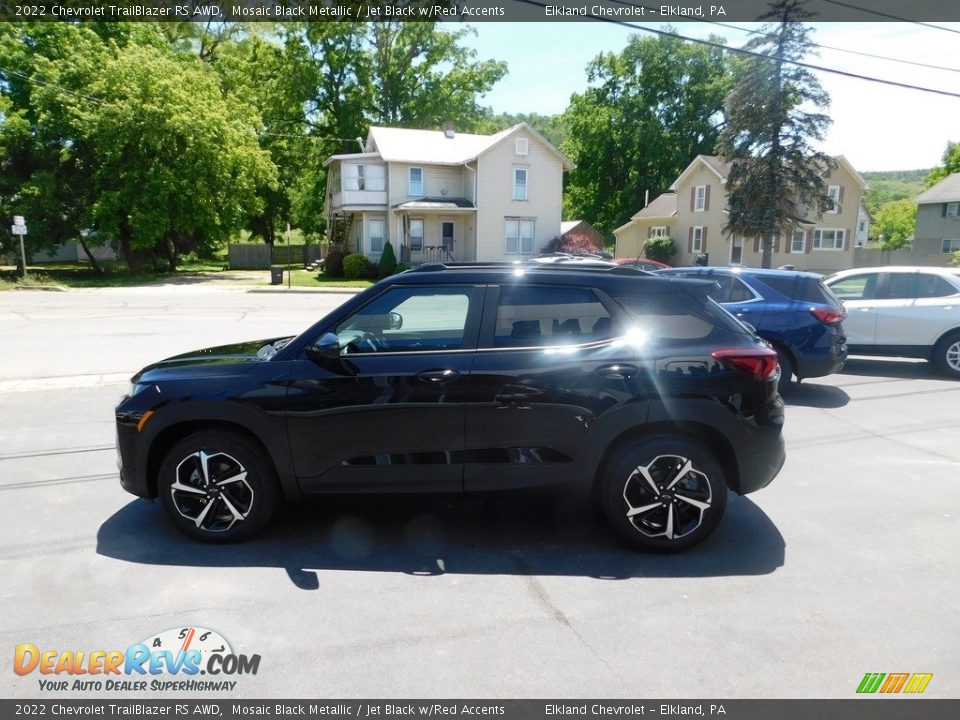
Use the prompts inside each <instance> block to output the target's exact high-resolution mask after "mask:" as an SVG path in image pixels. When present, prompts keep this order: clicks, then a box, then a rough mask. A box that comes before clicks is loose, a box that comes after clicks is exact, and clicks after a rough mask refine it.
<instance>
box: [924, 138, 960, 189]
mask: <svg viewBox="0 0 960 720" xmlns="http://www.w3.org/2000/svg"><path fill="white" fill-rule="evenodd" d="M942 162H943V165H941V166H939V167H935V168H934V169H933V170H931V171H930V174H929V175H927V178H926V180H925V181H924V182H925V183H926V185H927V187H930V186H931V185H936V184H937V183H938V182H940V181H941V180H943V179H944V178H945V177H947V176H948V175H953V174H954V173H958V172H960V143H956V142H948V143H947V149H946V150H944V151H943V158H942Z"/></svg>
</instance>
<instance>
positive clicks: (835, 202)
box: [827, 185, 840, 213]
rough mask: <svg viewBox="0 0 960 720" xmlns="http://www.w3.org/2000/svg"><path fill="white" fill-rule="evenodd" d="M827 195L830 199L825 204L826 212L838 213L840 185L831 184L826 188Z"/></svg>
mask: <svg viewBox="0 0 960 720" xmlns="http://www.w3.org/2000/svg"><path fill="white" fill-rule="evenodd" d="M827 197H828V198H829V199H830V203H829V204H828V205H827V212H828V213H838V212H840V186H839V185H831V186H830V187H828V188H827Z"/></svg>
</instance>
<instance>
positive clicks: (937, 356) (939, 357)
mask: <svg viewBox="0 0 960 720" xmlns="http://www.w3.org/2000/svg"><path fill="white" fill-rule="evenodd" d="M930 359H931V360H932V361H933V364H934V365H936V366H937V367H938V368H939V369H940V371H941V372H943V373H944V374H945V375H947V376H949V377H952V378H954V379H960V331H957V332H952V333H950V334H949V335H947V336H946V337H945V338H943V339H942V340H941V341H940V342H938V343H937V346H936V347H935V348H934V349H933V355H932V356H931V358H930Z"/></svg>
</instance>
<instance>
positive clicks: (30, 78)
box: [0, 67, 104, 105]
mask: <svg viewBox="0 0 960 720" xmlns="http://www.w3.org/2000/svg"><path fill="white" fill-rule="evenodd" d="M0 72H5V73H8V74H10V75H16V76H17V77H19V78H21V79H23V80H26V81H27V82H29V83H36V84H38V85H46V86H47V87H52V88H56V89H57V90H60V91H62V92H65V93H67V94H69V95H75V96H76V97H79V98H83V99H84V100H89V101H90V102H95V103H97V104H98V105H103V103H104V101H103V100H101V99H100V98H98V97H94V96H93V95H84V94H83V93H81V92H77V91H76V90H71V89H70V88H67V87H64V86H63V85H58V84H57V83H52V82H48V81H47V80H41V79H40V78H38V77H33V76H31V75H27V74H26V73H22V72H20V71H19V70H11V69H9V68H5V67H0Z"/></svg>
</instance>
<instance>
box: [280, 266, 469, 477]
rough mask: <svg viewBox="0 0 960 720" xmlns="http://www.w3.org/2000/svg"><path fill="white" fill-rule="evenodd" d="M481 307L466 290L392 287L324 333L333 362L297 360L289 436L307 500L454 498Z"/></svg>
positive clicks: (460, 472)
mask: <svg viewBox="0 0 960 720" xmlns="http://www.w3.org/2000/svg"><path fill="white" fill-rule="evenodd" d="M481 301H482V289H477V288H474V287H471V286H450V285H444V286H410V285H406V286H402V285H401V286H397V285H395V286H393V287H391V288H389V289H387V290H385V291H384V292H382V293H381V294H380V295H378V296H376V297H374V298H373V299H372V300H371V301H370V302H368V303H367V304H366V305H364V306H363V307H361V308H360V309H359V310H357V311H355V312H354V313H352V314H351V315H349V316H348V317H346V318H344V319H342V320H341V321H340V322H338V323H337V324H336V325H335V326H333V327H331V328H327V329H326V331H328V332H333V333H336V335H337V337H338V339H339V343H340V347H341V355H340V357H339V358H337V359H319V360H318V359H311V358H310V357H309V355H308V353H306V352H305V353H304V354H303V355H302V356H301V357H299V358H298V359H297V360H296V361H295V363H294V369H293V373H292V376H291V380H290V390H289V394H288V411H287V432H288V437H289V442H290V449H291V454H292V456H293V463H294V467H295V470H296V474H297V477H298V479H299V481H300V485H301V488H302V489H303V491H304V492H305V493H310V492H331V491H333V492H335V491H359V492H363V491H374V492H375V491H380V490H423V491H438V490H456V491H459V490H462V488H463V485H462V477H463V449H464V434H463V433H464V418H465V402H466V390H467V384H468V381H469V375H470V366H471V363H472V360H473V355H474V350H475V347H476V339H477V333H478V328H479V313H480V309H481ZM325 334H326V333H322V334H321V337H322V336H323V335H325ZM318 339H319V338H318ZM315 357H316V356H315Z"/></svg>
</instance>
